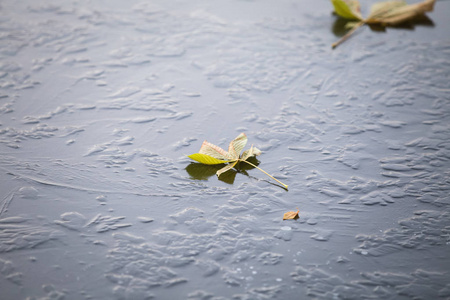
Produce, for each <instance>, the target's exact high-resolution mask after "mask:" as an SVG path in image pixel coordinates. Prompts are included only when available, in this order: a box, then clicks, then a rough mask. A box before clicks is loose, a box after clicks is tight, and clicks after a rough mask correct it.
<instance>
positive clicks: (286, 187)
mask: <svg viewBox="0 0 450 300" xmlns="http://www.w3.org/2000/svg"><path fill="white" fill-rule="evenodd" d="M239 161H243V162H245V163H247V164H249V165H250V166H252V167H254V168H257V169H258V170H260V171H261V172H263V173H264V174H266V175H267V176H269V177H270V178H272V179H273V180H275V181H276V182H278V183H279V184H281V185H282V186H283V187H284V188H285V189H286V190H287V189H288V186H287V185H286V184H284V183H282V182H281V181H279V180H278V179H276V178H275V177H273V176H272V175H270V174H269V173H267V172H266V171H264V170H263V169H261V168H260V167H258V166H256V165H254V164H252V163H251V162H249V161H246V160H242V159H239Z"/></svg>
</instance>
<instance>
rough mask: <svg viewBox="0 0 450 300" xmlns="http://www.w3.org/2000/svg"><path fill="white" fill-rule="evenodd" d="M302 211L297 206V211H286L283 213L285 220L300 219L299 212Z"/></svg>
mask: <svg viewBox="0 0 450 300" xmlns="http://www.w3.org/2000/svg"><path fill="white" fill-rule="evenodd" d="M299 212H300V210H299V209H298V208H297V211H288V212H287V213H285V214H284V215H283V220H291V219H294V220H296V219H298V218H299V216H298V213H299Z"/></svg>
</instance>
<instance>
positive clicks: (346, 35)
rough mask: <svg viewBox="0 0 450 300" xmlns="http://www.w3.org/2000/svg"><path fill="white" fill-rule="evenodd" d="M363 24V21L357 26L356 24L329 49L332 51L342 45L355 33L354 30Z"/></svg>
mask: <svg viewBox="0 0 450 300" xmlns="http://www.w3.org/2000/svg"><path fill="white" fill-rule="evenodd" d="M364 24H365V22H364V21H361V22H359V23H358V24H356V25H355V27H353V28H352V29H351V30H350V31H349V32H347V33H346V34H345V35H344V36H343V37H342V38H341V39H340V40H339V41H337V42H335V43H333V44H332V45H331V48H333V49H334V48H336V47H337V46H339V45H340V44H342V43H343V42H345V41H346V40H347V39H348V38H349V37H350V36H351V35H352V34H353V33H354V32H355V31H356V29H358V28H359V27H361V26H362V25H364Z"/></svg>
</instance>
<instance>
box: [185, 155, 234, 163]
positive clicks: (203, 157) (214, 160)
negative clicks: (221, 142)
mask: <svg viewBox="0 0 450 300" xmlns="http://www.w3.org/2000/svg"><path fill="white" fill-rule="evenodd" d="M188 157H189V158H190V159H193V160H195V161H198V162H199V163H202V164H205V165H218V164H223V163H227V162H229V161H228V160H221V159H217V158H214V157H212V156H209V155H206V154H202V153H194V154H191V155H188Z"/></svg>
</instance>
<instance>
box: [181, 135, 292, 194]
mask: <svg viewBox="0 0 450 300" xmlns="http://www.w3.org/2000/svg"><path fill="white" fill-rule="evenodd" d="M245 145H247V136H246V135H245V133H241V134H239V135H238V136H237V137H236V138H235V139H234V140H232V141H231V142H230V144H229V146H228V151H225V150H224V149H222V148H220V147H219V146H216V145H214V144H211V143H209V142H208V141H204V142H203V144H202V146H201V147H200V150H199V152H198V153H194V154H191V155H188V157H189V158H191V159H193V160H195V161H198V162H199V163H202V164H205V165H218V164H224V163H227V165H226V166H224V167H223V168H221V169H220V170H218V171H217V172H216V175H217V177H219V176H220V175H221V174H223V173H225V172H227V171H229V170H231V169H232V168H233V167H234V166H235V165H236V164H237V163H238V162H245V163H247V164H249V165H251V166H252V167H254V168H257V169H258V170H260V171H262V172H263V173H265V174H266V175H268V176H269V177H270V178H272V179H273V180H275V181H276V182H278V183H279V184H281V185H282V186H283V187H284V188H285V189H287V188H288V186H287V185H286V184H284V183H282V182H281V181H279V180H278V179H276V178H274V177H273V176H272V175H270V174H268V173H267V172H266V171H264V170H262V169H261V168H259V167H258V166H255V165H254V164H252V163H251V162H249V161H248V160H247V159H249V158H250V157H252V156H258V155H260V154H261V150H259V149H258V148H256V147H253V145H252V146H251V147H250V149H249V150H246V151H244V152H242V150H243V149H244V147H245ZM241 152H242V154H241Z"/></svg>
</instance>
